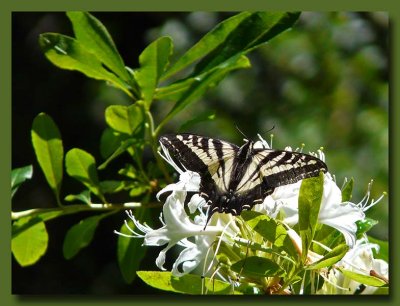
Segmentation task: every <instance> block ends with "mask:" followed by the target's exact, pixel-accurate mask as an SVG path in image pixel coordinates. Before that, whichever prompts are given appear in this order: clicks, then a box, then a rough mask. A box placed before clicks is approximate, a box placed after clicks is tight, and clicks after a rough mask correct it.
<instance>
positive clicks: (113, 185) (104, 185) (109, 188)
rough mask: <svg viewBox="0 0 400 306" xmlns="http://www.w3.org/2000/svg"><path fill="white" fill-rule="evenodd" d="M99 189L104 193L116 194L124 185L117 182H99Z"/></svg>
mask: <svg viewBox="0 0 400 306" xmlns="http://www.w3.org/2000/svg"><path fill="white" fill-rule="evenodd" d="M100 187H101V190H102V192H104V193H116V192H119V191H121V190H123V188H124V183H123V182H122V181H117V180H106V181H101V182H100Z"/></svg>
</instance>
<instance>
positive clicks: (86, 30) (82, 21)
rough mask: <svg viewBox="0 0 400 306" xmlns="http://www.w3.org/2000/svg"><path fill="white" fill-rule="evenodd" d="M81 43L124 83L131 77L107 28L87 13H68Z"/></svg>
mask: <svg viewBox="0 0 400 306" xmlns="http://www.w3.org/2000/svg"><path fill="white" fill-rule="evenodd" d="M67 16H68V18H69V19H70V20H71V22H72V26H73V29H74V33H75V36H76V38H77V40H78V41H79V43H80V44H81V45H82V46H83V47H84V48H85V49H86V50H88V51H89V52H90V53H92V55H93V56H95V57H96V58H97V59H98V60H99V61H100V62H102V63H104V65H105V66H107V67H108V68H109V69H110V70H111V71H113V72H114V73H115V74H117V75H118V76H119V77H120V78H122V79H123V80H124V81H129V79H130V76H129V74H128V72H127V71H126V69H125V64H124V61H123V60H122V58H121V56H120V54H119V53H118V50H117V47H116V46H115V44H114V41H113V40H112V37H111V35H110V34H109V33H108V31H107V29H106V27H105V26H104V25H103V24H102V23H101V22H100V21H99V20H98V19H97V18H95V17H94V16H93V15H91V14H89V13H87V12H67Z"/></svg>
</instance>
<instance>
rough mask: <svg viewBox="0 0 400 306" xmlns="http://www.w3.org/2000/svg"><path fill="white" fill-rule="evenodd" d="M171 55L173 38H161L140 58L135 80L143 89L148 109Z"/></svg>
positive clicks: (143, 96)
mask: <svg viewBox="0 0 400 306" xmlns="http://www.w3.org/2000/svg"><path fill="white" fill-rule="evenodd" d="M171 54H172V41H171V38H169V37H161V38H159V39H157V40H156V41H154V42H152V43H151V44H150V45H149V46H148V47H147V48H146V49H144V51H143V52H142V53H141V54H140V56H139V63H140V68H139V69H138V70H136V71H135V79H136V81H137V82H138V84H139V86H140V88H141V92H142V98H143V100H144V101H145V103H146V106H147V109H149V108H150V104H151V102H152V101H153V95H154V91H155V89H156V87H157V84H158V81H159V79H160V77H161V75H162V74H163V72H164V71H165V68H166V67H167V65H168V62H169V57H170V56H171Z"/></svg>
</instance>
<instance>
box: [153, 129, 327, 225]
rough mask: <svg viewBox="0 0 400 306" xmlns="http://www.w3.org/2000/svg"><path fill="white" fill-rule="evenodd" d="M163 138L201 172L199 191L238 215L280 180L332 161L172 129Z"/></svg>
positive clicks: (213, 207) (217, 208)
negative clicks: (235, 143)
mask: <svg viewBox="0 0 400 306" xmlns="http://www.w3.org/2000/svg"><path fill="white" fill-rule="evenodd" d="M160 142H161V143H162V144H163V145H164V146H165V147H166V148H167V149H168V151H170V152H171V153H172V155H173V156H174V157H175V158H176V159H177V160H178V161H179V162H180V163H181V164H182V165H183V166H184V167H185V168H186V169H187V170H190V171H193V172H197V173H199V175H200V177H201V185H200V190H199V193H200V195H201V196H203V197H204V198H205V199H206V201H207V204H208V205H210V212H209V215H208V219H210V217H211V215H212V214H213V213H215V212H224V213H231V214H233V215H238V214H240V213H241V211H242V210H248V209H251V208H252V207H253V206H254V205H255V204H259V203H262V202H263V200H264V198H265V197H266V196H268V195H270V194H272V193H273V191H274V189H275V188H276V187H279V186H283V185H287V184H292V183H295V182H297V181H299V180H301V179H304V178H308V177H313V176H317V175H318V174H319V172H320V171H323V172H327V167H326V165H325V163H324V162H322V161H321V160H320V159H318V158H316V157H314V156H311V155H308V154H303V153H299V152H290V151H283V150H271V149H265V148H258V147H257V148H255V147H254V142H252V141H246V142H245V144H243V145H242V146H241V147H240V148H239V147H238V146H236V145H234V144H231V143H229V142H225V141H222V140H218V139H213V138H208V137H203V136H199V135H193V134H178V135H166V136H163V137H161V138H160Z"/></svg>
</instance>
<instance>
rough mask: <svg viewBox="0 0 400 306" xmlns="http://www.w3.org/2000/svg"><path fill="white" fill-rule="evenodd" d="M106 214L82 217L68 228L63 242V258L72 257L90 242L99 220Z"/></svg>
mask: <svg viewBox="0 0 400 306" xmlns="http://www.w3.org/2000/svg"><path fill="white" fill-rule="evenodd" d="M106 215H108V214H103V215H98V216H92V217H89V218H86V219H83V220H81V221H79V223H77V224H75V225H73V226H72V227H71V228H70V229H69V230H68V232H67V234H66V235H65V238H64V243H63V255H64V258H65V259H71V258H73V257H74V256H75V255H76V254H78V252H79V251H80V250H81V249H83V248H85V247H87V246H88V245H89V244H90V242H91V241H92V239H93V236H94V233H95V231H96V228H97V226H98V225H99V222H100V220H101V219H102V218H104V217H105V216H106Z"/></svg>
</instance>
